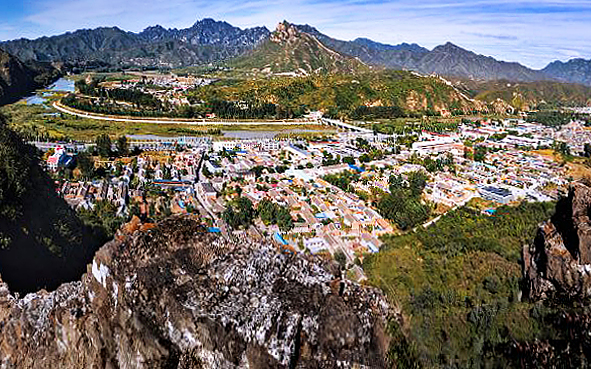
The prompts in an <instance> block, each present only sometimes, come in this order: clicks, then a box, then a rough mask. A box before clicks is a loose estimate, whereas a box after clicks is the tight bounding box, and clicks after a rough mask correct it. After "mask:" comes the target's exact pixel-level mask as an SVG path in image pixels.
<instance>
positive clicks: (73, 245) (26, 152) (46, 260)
mask: <svg viewBox="0 0 591 369" xmlns="http://www.w3.org/2000/svg"><path fill="white" fill-rule="evenodd" d="M106 240H107V237H106V234H105V233H104V232H103V231H102V230H101V229H98V228H95V229H90V228H88V227H86V226H85V225H84V223H83V222H82V221H81V220H80V219H79V218H78V216H77V215H76V213H75V212H74V211H73V210H71V209H70V208H69V207H68V205H67V204H66V203H65V201H64V200H63V199H61V198H60V197H58V196H57V193H56V191H55V189H54V183H53V181H52V180H51V178H50V177H49V175H48V174H47V173H46V172H45V171H44V170H43V169H42V168H41V167H40V163H39V157H38V152H37V150H36V148H34V147H33V146H30V145H28V144H26V143H24V142H23V141H22V140H21V138H20V137H19V136H18V135H17V134H16V133H15V132H13V131H12V130H10V129H9V128H8V127H7V125H6V122H5V118H3V117H1V116H0V273H1V274H2V279H3V280H4V281H5V282H7V283H8V284H9V285H10V286H11V289H13V290H14V291H23V292H28V291H34V290H38V289H40V288H55V287H56V286H57V285H59V284H60V283H62V282H64V281H66V280H71V279H74V278H77V277H79V275H80V274H81V273H83V272H84V270H85V269H86V263H87V262H88V261H89V260H91V259H92V256H93V254H94V251H95V250H96V248H97V247H98V246H99V245H102V243H103V242H105V241H106Z"/></svg>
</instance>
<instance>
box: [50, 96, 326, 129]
mask: <svg viewBox="0 0 591 369" xmlns="http://www.w3.org/2000/svg"><path fill="white" fill-rule="evenodd" d="M53 107H54V108H55V109H57V110H58V111H60V112H62V113H65V114H69V115H74V116H77V117H80V118H88V119H95V120H107V121H110V122H124V123H151V124H183V125H192V126H290V125H292V126H301V125H318V122H316V121H269V122H262V121H261V122H257V121H254V122H250V121H248V122H238V121H236V122H228V121H210V120H200V121H196V120H177V119H146V118H144V119H142V118H119V117H115V116H111V115H97V114H93V113H85V112H81V111H79V110H74V109H71V108H69V107H66V106H64V105H62V104H60V103H58V102H54V103H53Z"/></svg>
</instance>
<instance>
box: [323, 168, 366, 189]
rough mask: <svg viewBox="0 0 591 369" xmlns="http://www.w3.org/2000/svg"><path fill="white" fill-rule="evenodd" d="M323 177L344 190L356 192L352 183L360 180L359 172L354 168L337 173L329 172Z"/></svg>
mask: <svg viewBox="0 0 591 369" xmlns="http://www.w3.org/2000/svg"><path fill="white" fill-rule="evenodd" d="M322 179H324V180H325V181H326V182H328V183H330V184H331V185H333V186H337V187H338V188H340V189H341V190H343V191H347V192H355V189H354V188H353V186H352V185H351V183H353V182H357V181H358V180H359V174H358V173H357V172H354V171H352V170H344V171H342V172H340V173H336V174H327V175H325V176H324V177H322Z"/></svg>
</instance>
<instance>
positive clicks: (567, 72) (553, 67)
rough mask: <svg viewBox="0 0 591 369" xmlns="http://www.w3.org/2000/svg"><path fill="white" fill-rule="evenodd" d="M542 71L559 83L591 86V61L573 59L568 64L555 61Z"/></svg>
mask: <svg viewBox="0 0 591 369" xmlns="http://www.w3.org/2000/svg"><path fill="white" fill-rule="evenodd" d="M542 71H543V72H544V73H546V75H548V76H550V77H552V78H554V79H557V80H559V81H563V82H571V83H582V84H585V85H591V60H585V59H572V60H569V61H568V62H566V63H564V62H561V61H555V62H552V63H550V64H548V66H546V68H544V69H543V70H542Z"/></svg>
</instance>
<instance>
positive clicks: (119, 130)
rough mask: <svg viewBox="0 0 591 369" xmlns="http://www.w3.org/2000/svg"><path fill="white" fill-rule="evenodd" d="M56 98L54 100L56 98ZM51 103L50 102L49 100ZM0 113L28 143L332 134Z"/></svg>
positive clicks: (40, 109)
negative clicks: (260, 133)
mask: <svg viewBox="0 0 591 369" xmlns="http://www.w3.org/2000/svg"><path fill="white" fill-rule="evenodd" d="M57 97H58V96H56V97H54V99H55V98H57ZM50 101H51V99H50ZM0 112H2V113H3V114H5V115H6V116H8V117H9V118H10V121H11V126H12V127H13V128H14V129H15V130H17V131H18V132H20V133H22V134H23V135H25V136H26V137H27V138H28V139H36V138H39V139H59V140H68V139H71V140H80V141H90V140H93V139H94V138H95V137H96V136H98V135H99V134H102V133H107V134H109V135H110V136H121V135H157V136H179V135H191V136H200V135H202V136H209V135H211V130H214V129H216V128H219V129H223V130H224V131H277V132H278V133H281V132H289V131H290V130H297V129H305V130H317V131H318V132H319V133H320V134H325V133H330V132H332V130H330V129H328V127H326V126H321V125H306V124H302V125H232V126H222V125H216V126H213V125H210V126H195V125H183V124H150V123H130V122H113V121H104V120H95V119H87V118H80V117H75V116H71V115H68V114H63V113H60V112H58V111H57V110H55V109H53V108H48V107H44V106H43V105H28V104H26V103H24V102H18V103H15V104H11V105H7V106H4V107H2V108H1V109H0Z"/></svg>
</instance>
